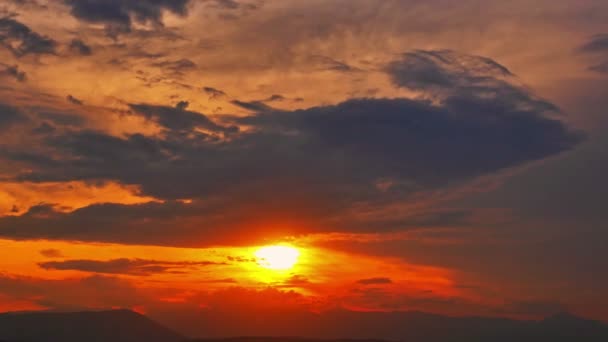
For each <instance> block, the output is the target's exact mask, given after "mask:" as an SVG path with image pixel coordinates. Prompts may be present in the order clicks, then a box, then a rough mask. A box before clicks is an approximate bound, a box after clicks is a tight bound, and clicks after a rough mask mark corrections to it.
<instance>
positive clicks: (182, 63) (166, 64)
mask: <svg viewBox="0 0 608 342" xmlns="http://www.w3.org/2000/svg"><path fill="white" fill-rule="evenodd" d="M152 66H154V67H158V68H161V69H162V70H164V71H167V72H168V73H170V74H172V75H179V76H183V75H184V74H185V73H186V72H187V71H190V70H193V69H196V64H195V63H194V62H193V61H191V60H189V59H186V58H183V59H178V60H174V61H162V62H158V63H154V64H152Z"/></svg>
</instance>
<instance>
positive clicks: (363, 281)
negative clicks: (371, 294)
mask: <svg viewBox="0 0 608 342" xmlns="http://www.w3.org/2000/svg"><path fill="white" fill-rule="evenodd" d="M357 283H358V284H362V285H381V284H392V283H393V281H392V280H391V279H390V278H367V279H361V280H358V281H357Z"/></svg>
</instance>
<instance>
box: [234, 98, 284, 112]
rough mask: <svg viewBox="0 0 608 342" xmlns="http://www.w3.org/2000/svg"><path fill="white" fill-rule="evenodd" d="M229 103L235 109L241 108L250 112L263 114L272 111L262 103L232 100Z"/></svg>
mask: <svg viewBox="0 0 608 342" xmlns="http://www.w3.org/2000/svg"><path fill="white" fill-rule="evenodd" d="M230 103H232V104H233V105H235V106H237V107H241V108H243V109H247V110H249V111H252V112H264V111H272V110H273V109H272V108H271V107H269V106H268V105H267V104H265V103H264V102H262V101H240V100H233V101H231V102H230Z"/></svg>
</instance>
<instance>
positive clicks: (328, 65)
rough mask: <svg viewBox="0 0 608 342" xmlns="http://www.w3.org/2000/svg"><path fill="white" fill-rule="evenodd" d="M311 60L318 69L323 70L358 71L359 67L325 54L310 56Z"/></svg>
mask: <svg viewBox="0 0 608 342" xmlns="http://www.w3.org/2000/svg"><path fill="white" fill-rule="evenodd" d="M310 60H311V62H312V63H313V64H314V65H316V66H317V68H319V69H320V70H325V71H338V72H354V71H359V69H357V68H355V67H353V66H350V65H348V64H346V63H345V62H342V61H339V60H336V59H333V58H331V57H327V56H319V55H315V56H311V57H310Z"/></svg>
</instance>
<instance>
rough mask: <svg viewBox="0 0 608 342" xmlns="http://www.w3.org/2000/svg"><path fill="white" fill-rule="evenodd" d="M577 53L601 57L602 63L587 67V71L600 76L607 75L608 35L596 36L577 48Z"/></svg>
mask: <svg viewBox="0 0 608 342" xmlns="http://www.w3.org/2000/svg"><path fill="white" fill-rule="evenodd" d="M579 51H580V52H582V53H586V54H593V55H599V56H603V57H604V58H605V59H604V61H602V62H599V63H597V64H594V65H591V66H589V67H588V68H587V69H588V70H590V71H594V72H597V73H600V74H607V73H608V34H605V33H604V34H596V35H595V36H593V37H591V39H590V40H589V41H588V42H587V43H585V44H584V45H583V46H581V47H580V48H579Z"/></svg>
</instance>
